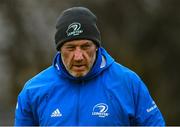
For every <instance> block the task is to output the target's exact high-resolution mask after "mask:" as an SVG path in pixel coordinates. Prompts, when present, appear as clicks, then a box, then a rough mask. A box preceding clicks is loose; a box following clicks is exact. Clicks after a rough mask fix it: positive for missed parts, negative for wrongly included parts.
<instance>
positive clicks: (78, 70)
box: [60, 40, 97, 77]
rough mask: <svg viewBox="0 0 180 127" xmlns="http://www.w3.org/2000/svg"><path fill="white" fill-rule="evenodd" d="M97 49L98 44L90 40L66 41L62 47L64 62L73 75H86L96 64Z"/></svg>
mask: <svg viewBox="0 0 180 127" xmlns="http://www.w3.org/2000/svg"><path fill="white" fill-rule="evenodd" d="M96 50H97V47H96V45H95V44H94V43H93V42H92V41H90V40H73V41H69V42H66V43H65V44H64V45H63V46H62V47H61V49H60V51H61V58H62V62H63V64H64V66H65V68H66V70H67V71H68V72H69V73H70V74H71V75H72V76H74V77H82V76H85V75H86V74H87V73H88V72H89V71H90V69H91V68H92V66H93V64H94V61H95V59H96Z"/></svg>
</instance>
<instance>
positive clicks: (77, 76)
mask: <svg viewBox="0 0 180 127" xmlns="http://www.w3.org/2000/svg"><path fill="white" fill-rule="evenodd" d="M70 74H71V75H72V76H73V77H76V78H80V77H84V76H86V74H87V72H72V73H70Z"/></svg>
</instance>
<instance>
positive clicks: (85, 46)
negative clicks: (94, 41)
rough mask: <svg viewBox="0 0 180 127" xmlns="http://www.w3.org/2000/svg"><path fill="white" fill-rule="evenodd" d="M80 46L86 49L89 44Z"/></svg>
mask: <svg viewBox="0 0 180 127" xmlns="http://www.w3.org/2000/svg"><path fill="white" fill-rule="evenodd" d="M81 48H82V49H88V48H90V45H89V44H87V45H83V46H81Z"/></svg>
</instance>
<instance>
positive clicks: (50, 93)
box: [15, 48, 165, 126]
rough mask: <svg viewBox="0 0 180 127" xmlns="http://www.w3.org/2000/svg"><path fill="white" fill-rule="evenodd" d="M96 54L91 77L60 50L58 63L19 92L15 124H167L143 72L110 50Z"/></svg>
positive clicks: (54, 63)
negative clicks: (67, 63)
mask: <svg viewBox="0 0 180 127" xmlns="http://www.w3.org/2000/svg"><path fill="white" fill-rule="evenodd" d="M97 54H98V55H97V60H96V63H95V64H94V66H93V68H92V70H91V71H90V72H89V73H88V74H87V76H85V77H83V78H74V77H72V76H71V75H69V74H68V72H67V71H66V70H65V68H64V66H63V65H62V64H61V59H60V53H57V54H56V56H55V59H54V62H53V65H52V66H50V67H49V68H47V69H46V70H44V71H42V72H41V73H39V74H38V75H36V76H35V77H33V78H32V79H31V80H29V81H28V82H27V83H26V85H25V86H24V88H23V90H22V91H21V93H20V94H19V96H18V102H17V108H16V115H15V125H26V126H28V125H31V126H32V125H40V126H122V125H123V126H125V125H127V126H130V125H134V126H135V125H143V126H157V125H158V126H163V125H165V122H164V119H163V117H162V115H161V112H160V111H159V109H158V107H157V105H156V104H155V102H154V101H153V99H152V97H151V96H150V94H149V92H148V89H147V87H146V86H145V84H144V83H143V81H142V80H141V79H140V78H139V77H138V75H137V74H136V73H134V72H133V71H131V70H130V69H128V68H126V67H124V66H122V65H120V64H118V63H116V62H115V61H114V59H113V58H112V57H111V56H110V55H109V54H108V53H107V52H106V51H105V49H103V48H99V49H98V53H97ZM102 56H103V57H104V58H105V66H102V63H103V60H102Z"/></svg>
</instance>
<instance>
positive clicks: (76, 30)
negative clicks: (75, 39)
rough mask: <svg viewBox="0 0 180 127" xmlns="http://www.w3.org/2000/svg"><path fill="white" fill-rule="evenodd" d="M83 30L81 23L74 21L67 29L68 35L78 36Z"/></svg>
mask: <svg viewBox="0 0 180 127" xmlns="http://www.w3.org/2000/svg"><path fill="white" fill-rule="evenodd" d="M82 32H83V30H81V24H80V23H78V22H74V23H72V24H70V25H69V26H68V29H67V30H66V33H67V36H71V35H73V36H76V35H79V34H81V33H82Z"/></svg>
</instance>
